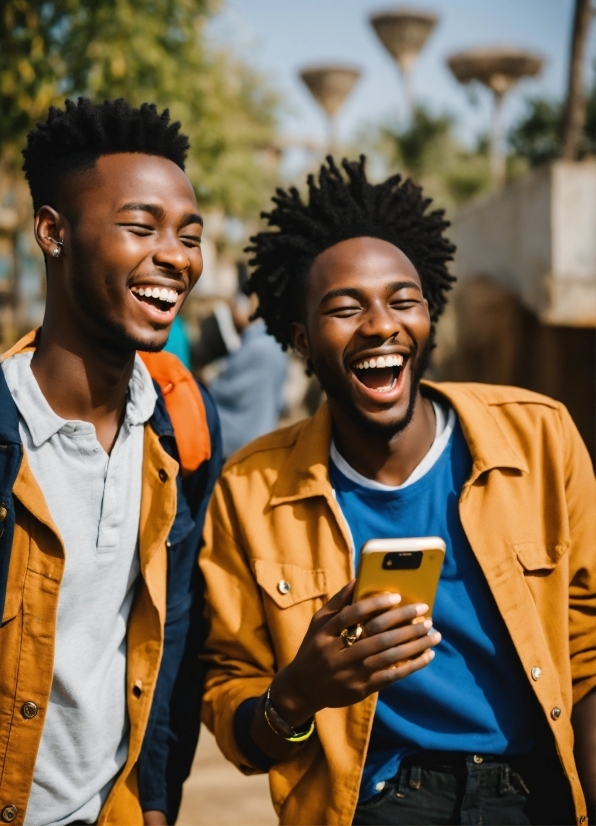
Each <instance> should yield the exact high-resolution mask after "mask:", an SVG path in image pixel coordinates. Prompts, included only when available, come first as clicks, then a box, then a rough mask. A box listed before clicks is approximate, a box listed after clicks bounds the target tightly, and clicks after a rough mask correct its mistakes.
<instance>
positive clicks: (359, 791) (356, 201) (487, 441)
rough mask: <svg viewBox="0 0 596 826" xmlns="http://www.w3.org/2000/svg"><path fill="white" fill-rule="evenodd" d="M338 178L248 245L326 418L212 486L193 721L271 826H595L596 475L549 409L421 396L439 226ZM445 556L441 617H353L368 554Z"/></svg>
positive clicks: (438, 304)
mask: <svg viewBox="0 0 596 826" xmlns="http://www.w3.org/2000/svg"><path fill="white" fill-rule="evenodd" d="M343 167H344V172H343V173H342V171H341V170H340V169H338V168H337V167H336V166H335V164H334V163H333V160H332V159H331V158H329V159H328V166H324V167H322V169H321V172H320V176H319V179H318V182H317V181H316V180H315V178H314V177H313V176H311V177H310V178H309V181H308V194H309V197H308V201H307V202H304V201H303V200H302V198H301V197H300V196H299V195H298V192H297V190H295V189H292V190H290V191H289V192H283V191H280V190H278V192H277V195H276V198H275V204H276V206H275V208H274V209H273V210H272V211H271V212H270V213H268V214H267V215H266V216H265V217H266V218H267V219H268V224H269V228H268V229H267V230H263V231H262V232H260V233H259V234H258V235H257V236H255V237H254V238H253V239H252V241H253V246H252V252H253V253H254V257H253V259H252V262H251V263H252V264H253V265H254V267H255V269H254V271H253V274H252V277H251V279H250V281H249V289H250V291H252V292H253V293H255V294H256V295H257V297H258V301H259V305H258V310H257V314H258V315H259V316H260V317H261V318H263V319H264V321H265V323H266V325H267V329H268V331H269V332H270V333H271V334H272V335H274V336H275V337H276V338H277V340H278V341H279V342H280V344H282V345H283V346H286V347H287V346H290V345H291V346H293V347H294V348H295V349H296V350H297V351H298V352H299V353H300V355H301V356H302V357H303V358H304V360H305V362H306V364H307V367H308V369H309V371H311V372H314V373H315V375H316V376H317V377H318V379H319V381H320V383H321V385H322V387H323V389H324V391H325V393H326V395H327V399H328V401H327V403H325V404H323V405H322V406H321V408H320V409H319V410H318V412H317V413H316V414H315V416H314V417H312V418H310V419H306V420H305V421H302V422H299V423H298V424H296V425H294V426H292V427H289V428H284V429H281V430H277V431H276V432H274V433H271V434H269V435H268V436H264V437H261V438H260V439H257V440H256V441H255V442H254V443H252V444H251V445H249V446H247V447H245V448H243V449H242V450H241V451H239V452H238V453H237V454H235V456H233V457H232V459H231V460H230V461H229V462H228V464H227V466H226V468H225V470H224V472H223V474H222V477H221V479H220V481H219V482H218V484H217V486H216V488H215V492H214V496H213V499H212V501H211V504H210V507H209V512H208V516H207V520H206V526H205V547H204V548H203V551H202V553H201V559H200V564H201V567H202V570H203V573H204V576H205V580H206V587H207V612H208V620H209V623H210V632H209V637H208V640H207V644H206V656H207V658H208V663H209V672H208V676H207V680H206V691H205V696H204V698H203V710H204V720H205V722H206V723H207V725H208V726H209V727H210V728H211V729H212V730H213V731H214V733H215V736H216V738H217V741H218V743H219V746H220V748H221V749H222V751H223V753H224V754H225V756H226V757H227V758H228V759H229V760H231V761H233V762H234V763H235V764H236V765H237V766H238V767H239V768H240V769H241V770H242V771H244V772H246V773H252V772H256V771H268V772H269V778H270V787H271V794H272V799H273V804H274V806H275V809H276V811H277V813H278V815H279V817H280V821H281V823H282V824H341V825H342V826H345V825H347V824H350V823H354V824H413V823H419V824H440V823H467V824H528V823H536V824H573V823H577V824H585V823H586V818H587V814H588V811H589V812H590V813H593V811H594V797H595V788H594V787H595V777H594V775H595V766H594V762H595V759H596V758H595V755H596V743H595V728H596V726H595V710H596V693H595V691H596V689H595V686H596V662H595V661H596V646H595V625H594V613H595V611H594V608H595V590H596V568H595V566H594V547H595V544H596V543H595V540H596V537H595V535H594V527H595V525H594V512H593V508H594V499H595V487H594V476H593V471H592V464H591V461H590V458H589V456H588V453H587V450H586V448H585V445H584V444H583V442H582V441H581V438H580V436H579V434H578V432H577V429H576V427H575V425H574V424H573V422H572V420H571V418H570V416H569V414H568V412H567V411H566V409H565V408H564V406H563V405H562V404H560V403H559V402H557V401H554V400H552V399H549V398H547V397H545V396H541V395H538V394H536V393H533V392H531V391H528V390H523V389H520V388H514V387H503V386H491V385H481V384H464V383H461V384H446V383H445V384H438V383H431V382H428V381H421V379H422V376H423V374H424V372H425V368H426V366H427V364H428V358H429V355H430V352H431V350H432V347H433V343H434V335H435V323H436V321H437V319H438V318H439V316H440V314H441V312H442V310H443V309H444V306H445V303H446V292H447V291H448V290H449V289H450V286H451V283H452V281H453V280H454V279H453V277H452V276H451V275H450V274H449V270H448V262H449V261H450V260H451V259H452V257H453V252H454V247H453V245H452V244H451V243H450V242H449V241H448V240H447V239H446V238H445V235H444V231H445V229H446V228H447V226H448V224H447V222H446V221H445V220H444V217H443V213H442V212H441V211H434V212H433V211H429V210H428V207H429V204H430V201H429V200H428V199H426V198H424V197H423V194H422V190H421V189H420V188H419V187H417V186H415V185H414V184H413V183H412V182H411V181H405V182H402V181H401V178H400V176H398V175H397V176H394V177H392V178H390V179H389V180H387V181H386V182H385V183H383V184H379V185H372V184H370V183H369V182H368V181H367V178H366V174H365V169H364V158H361V160H360V162H359V163H348V162H347V161H344V163H343ZM346 176H347V177H346ZM431 535H434V536H440V537H442V539H443V540H444V541H445V542H446V545H447V553H446V557H445V563H444V566H443V570H442V573H441V579H440V583H439V588H438V592H437V596H436V601H435V605H434V609H433V617H432V619H430V618H429V619H427V620H425V621H424V622H418V623H416V622H415V621H414V620H415V619H416V618H417V617H420V616H422V615H424V614H425V613H426V612H427V610H428V606H426V605H404V606H400V604H399V602H400V596H399V595H396V594H388V593H384V594H378V595H376V596H373V597H368V598H365V599H362V600H360V601H358V602H355V603H352V594H353V590H354V579H353V577H354V571H355V567H356V565H357V563H358V555H359V552H360V548H361V547H362V545H363V543H364V542H366V541H367V540H369V539H372V538H393V537H416V536H431ZM582 787H583V788H582ZM586 799H587V807H586Z"/></svg>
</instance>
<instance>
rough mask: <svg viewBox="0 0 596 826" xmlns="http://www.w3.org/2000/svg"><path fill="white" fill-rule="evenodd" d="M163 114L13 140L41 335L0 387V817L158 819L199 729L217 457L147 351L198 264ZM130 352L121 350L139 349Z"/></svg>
mask: <svg viewBox="0 0 596 826" xmlns="http://www.w3.org/2000/svg"><path fill="white" fill-rule="evenodd" d="M179 130H180V124H179V123H170V121H169V114H168V111H167V110H165V111H164V112H162V113H161V114H160V113H158V111H157V109H156V107H155V106H154V105H149V104H143V105H142V106H141V107H140V108H139V109H134V108H131V107H130V106H129V105H128V104H127V103H126V102H125V101H124V100H117V101H115V102H109V101H106V102H105V103H103V104H97V105H95V104H92V103H91V102H90V101H89V100H86V99H84V98H79V101H78V103H74V102H72V101H67V102H66V106H65V108H64V109H55V108H53V107H52V108H51V109H50V112H49V115H48V118H47V120H46V122H44V123H40V124H38V126H37V128H35V129H33V130H32V131H31V132H30V133H29V136H28V140H27V146H26V149H25V150H24V153H23V154H24V156H25V165H24V170H25V173H26V176H27V179H28V182H29V186H30V190H31V195H32V199H33V207H34V212H35V222H34V229H35V237H36V240H37V243H38V245H39V247H40V249H41V251H42V253H43V255H44V258H45V265H46V273H47V300H46V307H45V314H44V319H43V325H42V327H41V328H40V329H39V330H37V331H34V332H32V333H30V334H29V335H27V336H25V338H23V339H22V340H21V341H20V342H18V343H17V344H16V345H15V346H14V347H13V348H12V349H11V350H10V351H9V352H8V353H5V354H4V357H3V360H2V365H1V366H2V369H1V370H0V609H1V608H3V611H1V610H0V613H2V626H1V627H0V764H1V765H2V774H1V778H0V818H1V820H2V822H5V823H14V824H16V826H22V824H23V823H25V824H26V826H50V824H63V825H64V826H66V824H75V823H76V824H85V823H87V824H91V823H98V824H102V826H107V824H111V825H112V826H121V824H127V826H134V825H135V824H139V825H140V824H143V823H145V824H165V823H171V822H173V821H174V820H175V818H176V814H177V810H178V806H179V803H180V798H181V788H182V782H183V781H184V779H185V778H186V776H187V775H188V773H189V770H190V765H191V762H192V758H193V754H194V750H195V746H196V742H197V737H198V729H199V707H198V702H197V697H198V696H200V693H201V685H202V682H201V680H202V672H201V668H200V666H199V663H198V660H197V653H198V649H199V647H200V642H201V640H200V628H201V625H200V616H201V613H202V607H201V600H202V587H201V583H200V578H199V576H198V571H197V565H196V558H197V552H198V548H199V543H200V536H201V530H202V525H203V519H204V513H205V509H206V505H207V501H208V499H209V496H210V494H211V491H212V489H213V485H214V482H215V479H216V478H217V475H218V473H219V469H220V464H221V441H220V435H219V425H218V420H217V411H216V409H215V405H214V403H213V400H212V399H211V398H210V397H209V394H208V393H207V392H206V391H205V390H204V389H203V388H200V387H199V386H198V385H197V384H196V383H195V381H194V379H193V377H192V376H191V374H190V373H189V372H188V371H187V370H186V369H185V368H184V367H183V365H182V364H181V363H180V362H179V361H178V359H176V358H175V357H174V356H173V355H171V354H167V353H162V352H160V351H161V350H162V348H163V347H164V345H165V343H166V340H167V338H168V334H169V332H170V330H171V326H172V323H173V322H174V320H175V319H176V316H177V313H178V312H179V310H180V307H181V306H182V304H183V303H184V301H185V300H186V298H187V296H188V294H189V292H190V291H191V290H192V288H193V286H194V285H195V283H196V282H197V279H198V278H199V276H200V275H201V272H202V268H203V260H202V255H201V232H202V218H201V216H200V214H199V212H198V209H197V202H196V198H195V194H194V190H193V187H192V184H191V182H190V181H189V179H188V178H187V176H186V175H185V173H184V171H183V170H184V164H185V157H186V152H187V149H188V145H189V144H188V139H187V138H186V136H185V135H183V134H181V133H180V131H179ZM139 351H140V352H139Z"/></svg>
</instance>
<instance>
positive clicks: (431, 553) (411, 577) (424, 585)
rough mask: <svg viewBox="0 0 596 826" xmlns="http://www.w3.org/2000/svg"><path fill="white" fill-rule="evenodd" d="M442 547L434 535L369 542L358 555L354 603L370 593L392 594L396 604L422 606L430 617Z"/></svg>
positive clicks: (438, 576)
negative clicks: (396, 598)
mask: <svg viewBox="0 0 596 826" xmlns="http://www.w3.org/2000/svg"><path fill="white" fill-rule="evenodd" d="M445 550H446V546H445V543H444V542H443V540H442V539H440V538H439V537H438V536H422V537H412V538H408V539H371V540H369V541H368V542H365V543H364V545H363V546H362V550H361V552H360V562H359V564H358V576H357V578H356V588H355V590H354V602H357V601H358V600H361V599H364V598H365V597H369V596H372V595H373V594H381V593H394V594H399V595H400V596H401V602H400V605H403V606H405V605H414V604H416V603H426V605H428V612H427V613H425V614H424V615H423V616H422V617H421V618H417V621H420V620H421V619H424V618H426V617H430V616H432V610H433V606H434V602H435V597H436V593H437V588H438V585H439V578H440V576H441V568H442V567H443V560H444V558H445Z"/></svg>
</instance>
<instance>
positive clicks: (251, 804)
mask: <svg viewBox="0 0 596 826" xmlns="http://www.w3.org/2000/svg"><path fill="white" fill-rule="evenodd" d="M276 823H277V817H276V815H275V812H274V811H273V806H272V805H271V800H270V798H269V781H268V779H267V776H266V775H255V776H253V777H245V776H244V775H243V774H241V773H240V772H239V771H238V769H237V768H236V767H235V766H233V765H232V764H231V763H228V762H227V760H225V758H224V757H223V756H222V754H221V752H220V751H219V749H218V748H217V745H216V744H215V740H214V738H213V736H212V735H211V734H210V732H209V731H207V729H206V728H205V727H204V726H203V727H202V728H201V737H200V740H199V748H198V749H197V753H196V755H195V761H194V763H193V767H192V773H191V775H190V777H189V778H188V780H187V781H186V783H185V784H184V796H183V798H182V808H181V809H180V816H179V818H178V822H177V826H274V824H276Z"/></svg>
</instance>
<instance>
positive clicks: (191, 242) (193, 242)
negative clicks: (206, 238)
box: [180, 235, 201, 247]
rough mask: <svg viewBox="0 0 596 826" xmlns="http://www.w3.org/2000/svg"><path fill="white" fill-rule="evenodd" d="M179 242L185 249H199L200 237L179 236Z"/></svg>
mask: <svg viewBox="0 0 596 826" xmlns="http://www.w3.org/2000/svg"><path fill="white" fill-rule="evenodd" d="M180 240H181V241H182V243H183V244H185V245H186V246H187V247H200V246H201V236H200V235H181V236H180Z"/></svg>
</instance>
